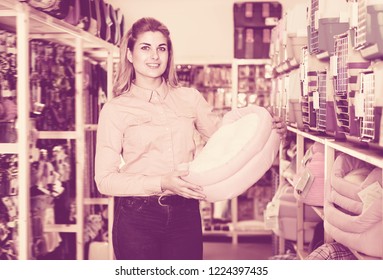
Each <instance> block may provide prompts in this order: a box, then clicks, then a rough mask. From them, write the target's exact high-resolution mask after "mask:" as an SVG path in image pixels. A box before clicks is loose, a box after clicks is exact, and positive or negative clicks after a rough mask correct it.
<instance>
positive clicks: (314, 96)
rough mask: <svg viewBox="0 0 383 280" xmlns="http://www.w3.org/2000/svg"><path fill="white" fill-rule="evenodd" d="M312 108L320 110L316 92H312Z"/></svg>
mask: <svg viewBox="0 0 383 280" xmlns="http://www.w3.org/2000/svg"><path fill="white" fill-rule="evenodd" d="M313 106H314V110H319V108H320V106H319V92H317V91H314V92H313Z"/></svg>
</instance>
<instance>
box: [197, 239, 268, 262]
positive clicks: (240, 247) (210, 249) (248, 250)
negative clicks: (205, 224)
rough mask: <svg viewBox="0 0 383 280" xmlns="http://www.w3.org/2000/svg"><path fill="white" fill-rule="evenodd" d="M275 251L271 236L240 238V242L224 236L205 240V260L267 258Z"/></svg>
mask: <svg viewBox="0 0 383 280" xmlns="http://www.w3.org/2000/svg"><path fill="white" fill-rule="evenodd" d="M273 251H274V250H273V243H272V238H271V237H270V236H261V237H254V238H247V239H246V240H241V239H240V240H239V242H238V244H232V243H231V242H230V239H226V240H225V239H224V238H215V239H214V238H209V239H207V240H205V242H204V259H205V260H267V259H268V258H269V257H271V256H273Z"/></svg>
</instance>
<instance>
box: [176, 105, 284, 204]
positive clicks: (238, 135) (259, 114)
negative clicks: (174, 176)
mask: <svg viewBox="0 0 383 280" xmlns="http://www.w3.org/2000/svg"><path fill="white" fill-rule="evenodd" d="M272 124H273V118H272V116H271V115H270V113H269V112H268V111H267V110H266V109H265V108H263V107H260V106H249V107H245V108H239V109H236V110H232V111H229V112H228V113H226V114H225V116H224V118H223V122H222V125H221V127H220V128H219V129H218V130H217V131H216V132H215V133H214V134H213V135H212V136H211V137H210V139H209V140H208V142H207V143H206V145H205V146H204V147H203V149H202V150H201V151H200V153H199V154H198V155H197V156H196V157H195V159H194V160H193V161H192V162H190V163H189V174H188V175H187V176H185V177H183V179H184V180H186V181H188V182H191V183H193V184H196V185H200V186H203V188H204V193H205V195H206V196H207V201H210V202H215V201H219V200H226V199H231V198H234V197H236V196H238V195H240V194H242V193H243V192H244V191H246V190H247V189H248V188H249V187H251V186H252V185H253V184H254V183H255V182H257V181H258V180H259V179H260V178H261V177H262V176H263V175H264V174H265V173H266V172H267V171H268V170H269V169H270V167H271V166H272V164H273V162H274V160H275V158H276V156H277V154H278V151H279V144H280V137H279V135H278V133H277V132H276V131H275V130H274V129H273V128H272Z"/></svg>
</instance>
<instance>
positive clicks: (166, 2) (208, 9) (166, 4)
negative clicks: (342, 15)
mask: <svg viewBox="0 0 383 280" xmlns="http://www.w3.org/2000/svg"><path fill="white" fill-rule="evenodd" d="M307 1H308V0H281V1H279V2H280V3H281V4H282V5H283V8H284V9H288V8H289V7H293V6H294V5H295V4H297V3H302V2H307ZM107 2H109V3H111V4H112V5H113V6H115V7H120V8H121V10H122V11H123V13H124V16H125V24H126V28H129V27H130V26H131V24H132V23H133V22H134V21H136V20H137V19H139V18H141V17H145V16H151V17H155V18H157V19H159V20H160V21H162V22H163V23H164V24H165V25H167V26H168V28H169V29H170V32H171V36H172V40H173V43H174V48H175V59H176V63H231V61H232V59H233V45H234V42H233V32H234V31H233V3H234V2H240V1H235V0H160V1H158V0H129V1H121V0H109V1H107ZM242 2H243V1H242ZM254 2H256V1H254ZM302 16H305V15H302Z"/></svg>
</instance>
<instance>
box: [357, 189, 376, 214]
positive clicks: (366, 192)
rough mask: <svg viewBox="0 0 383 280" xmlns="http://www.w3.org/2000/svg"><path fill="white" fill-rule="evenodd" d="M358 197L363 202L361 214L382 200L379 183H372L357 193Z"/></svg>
mask: <svg viewBox="0 0 383 280" xmlns="http://www.w3.org/2000/svg"><path fill="white" fill-rule="evenodd" d="M358 196H359V197H360V199H361V200H362V202H363V210H362V211H363V212H364V211H365V210H366V209H367V208H368V207H370V205H371V204H372V203H373V202H374V201H376V200H378V199H379V200H381V199H382V186H381V185H380V184H379V182H374V183H372V184H371V185H369V186H368V187H366V188H365V189H363V190H361V191H360V192H358Z"/></svg>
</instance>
